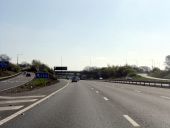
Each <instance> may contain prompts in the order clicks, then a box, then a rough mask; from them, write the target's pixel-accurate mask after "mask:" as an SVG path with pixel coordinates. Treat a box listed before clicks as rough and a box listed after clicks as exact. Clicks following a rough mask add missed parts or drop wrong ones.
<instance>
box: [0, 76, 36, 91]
mask: <svg viewBox="0 0 170 128" xmlns="http://www.w3.org/2000/svg"><path fill="white" fill-rule="evenodd" d="M33 78H34V74H33V73H31V77H26V75H23V74H20V75H18V76H16V77H13V78H10V79H6V80H3V81H0V91H3V90H6V89H9V88H13V87H16V86H20V85H23V84H25V83H27V82H29V81H30V80H32V79H33Z"/></svg>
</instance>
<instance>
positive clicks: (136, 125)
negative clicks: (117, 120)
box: [123, 115, 140, 127]
mask: <svg viewBox="0 0 170 128" xmlns="http://www.w3.org/2000/svg"><path fill="white" fill-rule="evenodd" d="M123 116H124V117H125V119H126V120H128V121H129V122H130V123H131V124H132V125H133V126H134V127H140V125H139V124H138V123H136V122H135V121H134V120H133V119H132V118H131V117H129V116H128V115H123Z"/></svg>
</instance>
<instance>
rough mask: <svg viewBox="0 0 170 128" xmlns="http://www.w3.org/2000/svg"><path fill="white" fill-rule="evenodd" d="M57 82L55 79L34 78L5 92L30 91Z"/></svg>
mask: <svg viewBox="0 0 170 128" xmlns="http://www.w3.org/2000/svg"><path fill="white" fill-rule="evenodd" d="M58 82H59V81H58V80H56V79H44V78H40V79H36V78H35V79H33V80H32V81H30V82H29V83H27V84H24V85H22V86H19V87H16V88H12V89H9V90H6V91H5V92H6V93H20V92H24V91H32V90H34V89H39V88H42V87H46V86H50V85H53V84H56V83H58Z"/></svg>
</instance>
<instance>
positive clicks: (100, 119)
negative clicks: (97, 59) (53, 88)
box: [1, 81, 170, 128]
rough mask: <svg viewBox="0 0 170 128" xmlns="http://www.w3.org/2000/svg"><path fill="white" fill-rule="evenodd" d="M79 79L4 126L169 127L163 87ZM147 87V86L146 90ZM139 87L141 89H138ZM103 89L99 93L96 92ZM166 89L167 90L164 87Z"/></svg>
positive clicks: (27, 127)
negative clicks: (146, 92)
mask: <svg viewBox="0 0 170 128" xmlns="http://www.w3.org/2000/svg"><path fill="white" fill-rule="evenodd" d="M121 86H122V85H120V86H118V85H115V84H114V83H107V82H93V81H79V82H78V83H71V84H70V85H69V86H68V87H66V88H65V89H64V90H62V91H61V92H58V93H57V94H55V95H54V96H53V97H51V98H49V99H48V100H46V101H44V102H42V103H41V104H39V105H38V106H36V107H34V108H32V109H31V110H28V111H27V112H25V113H24V115H22V116H18V117H16V118H15V119H13V120H11V121H9V122H7V123H6V124H4V125H2V126H1V127H2V128H11V127H12V128H23V127H24V128H30V127H31V128H39V127H40V128H46V127H48V128H68V127H69V128H87V127H88V128H134V127H141V128H169V127H170V114H169V113H170V109H169V108H170V100H169V99H167V98H165V97H163V94H162V92H164V91H163V90H162V89H161V91H160V92H159V90H160V88H156V89H155V88H154V91H157V92H159V93H160V94H161V95H160V96H157V94H159V93H156V95H155V94H152V93H148V94H145V93H143V92H145V91H146V90H147V91H148V90H149V89H148V88H149V87H145V88H142V89H143V90H142V91H141V90H140V89H139V88H138V89H136V88H135V87H136V86H129V85H128V86H124V87H123V88H122V87H121ZM145 89H146V90H145ZM139 91H140V93H139ZM96 92H100V93H96ZM165 92H167V91H165Z"/></svg>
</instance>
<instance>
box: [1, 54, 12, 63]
mask: <svg viewBox="0 0 170 128" xmlns="http://www.w3.org/2000/svg"><path fill="white" fill-rule="evenodd" d="M10 60H11V59H10V57H9V56H7V55H6V54H0V61H8V62H9V61H10Z"/></svg>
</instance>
